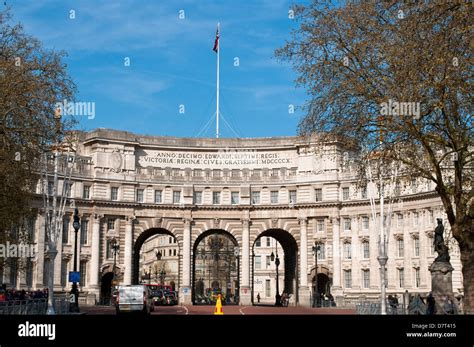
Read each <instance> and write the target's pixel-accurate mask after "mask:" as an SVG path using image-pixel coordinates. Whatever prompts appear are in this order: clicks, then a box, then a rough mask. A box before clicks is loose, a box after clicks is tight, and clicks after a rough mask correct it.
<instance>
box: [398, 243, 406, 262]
mask: <svg viewBox="0 0 474 347" xmlns="http://www.w3.org/2000/svg"><path fill="white" fill-rule="evenodd" d="M404 253H405V244H404V242H403V239H398V240H397V256H398V257H399V258H403V256H404Z"/></svg>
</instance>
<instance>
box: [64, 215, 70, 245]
mask: <svg viewBox="0 0 474 347" xmlns="http://www.w3.org/2000/svg"><path fill="white" fill-rule="evenodd" d="M68 242H69V217H68V216H64V218H63V243H68Z"/></svg>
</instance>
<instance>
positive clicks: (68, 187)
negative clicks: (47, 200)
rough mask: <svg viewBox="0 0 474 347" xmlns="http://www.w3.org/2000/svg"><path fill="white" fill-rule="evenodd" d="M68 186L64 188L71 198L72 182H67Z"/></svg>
mask: <svg viewBox="0 0 474 347" xmlns="http://www.w3.org/2000/svg"><path fill="white" fill-rule="evenodd" d="M65 184H66V186H65V188H64V194H65V195H66V196H67V197H68V198H70V197H71V191H72V184H71V183H65Z"/></svg>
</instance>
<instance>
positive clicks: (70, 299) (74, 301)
mask: <svg viewBox="0 0 474 347" xmlns="http://www.w3.org/2000/svg"><path fill="white" fill-rule="evenodd" d="M69 302H70V303H71V304H75V303H76V295H75V294H69Z"/></svg>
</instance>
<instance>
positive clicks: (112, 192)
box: [110, 187, 118, 201]
mask: <svg viewBox="0 0 474 347" xmlns="http://www.w3.org/2000/svg"><path fill="white" fill-rule="evenodd" d="M110 200H112V201H117V200H118V187H112V188H111V189H110Z"/></svg>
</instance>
